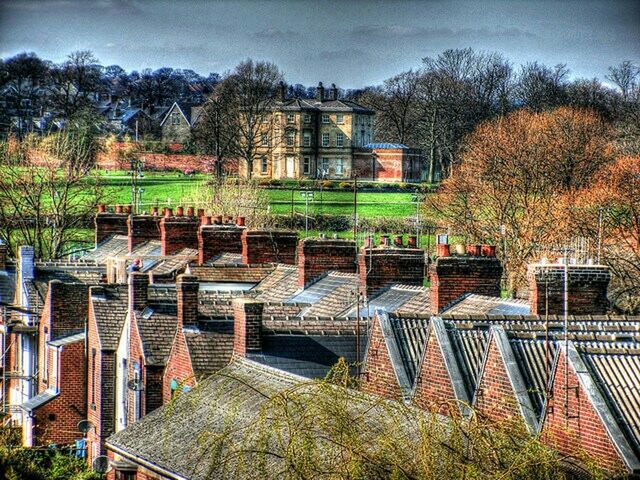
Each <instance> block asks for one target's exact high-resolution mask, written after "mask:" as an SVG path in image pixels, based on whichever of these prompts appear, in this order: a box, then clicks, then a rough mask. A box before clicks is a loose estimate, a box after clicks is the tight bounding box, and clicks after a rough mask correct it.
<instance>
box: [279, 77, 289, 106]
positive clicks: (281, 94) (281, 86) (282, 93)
mask: <svg viewBox="0 0 640 480" xmlns="http://www.w3.org/2000/svg"><path fill="white" fill-rule="evenodd" d="M286 89H287V87H286V86H285V84H284V82H283V81H280V83H279V84H278V100H280V101H281V102H284V101H285V100H286V91H287V90H286Z"/></svg>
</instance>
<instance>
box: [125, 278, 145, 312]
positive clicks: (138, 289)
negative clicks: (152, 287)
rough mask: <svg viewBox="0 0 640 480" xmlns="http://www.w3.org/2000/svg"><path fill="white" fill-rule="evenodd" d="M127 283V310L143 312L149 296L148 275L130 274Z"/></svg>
mask: <svg viewBox="0 0 640 480" xmlns="http://www.w3.org/2000/svg"><path fill="white" fill-rule="evenodd" d="M127 281H128V283H129V309H130V310H143V309H144V308H145V307H146V306H147V298H148V295H149V274H148V273H142V272H131V273H129V278H128V279H127Z"/></svg>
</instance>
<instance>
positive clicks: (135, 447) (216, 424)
mask: <svg viewBox="0 0 640 480" xmlns="http://www.w3.org/2000/svg"><path fill="white" fill-rule="evenodd" d="M335 388H341V387H335ZM293 390H295V391H296V392H297V393H300V394H301V395H303V396H304V397H305V398H310V399H313V398H317V399H319V400H320V399H322V400H323V401H325V402H326V403H328V402H330V401H332V399H333V398H334V397H333V396H332V395H330V393H328V391H327V389H326V387H325V388H324V390H323V389H322V387H320V386H319V385H318V384H316V383H314V382H309V381H307V380H305V379H302V378H300V377H298V376H295V375H291V374H287V373H284V372H281V371H277V370H275V369H271V368H268V367H265V366H262V365H259V364H257V363H255V362H252V361H249V360H246V359H237V360H235V361H234V362H233V363H231V364H230V365H228V366H227V367H225V368H224V369H223V370H222V371H220V372H219V373H218V374H215V375H212V376H211V377H209V378H207V379H205V380H203V381H201V382H200V383H199V384H198V386H197V387H195V388H194V389H193V390H191V391H190V392H188V393H186V394H181V395H178V396H177V398H176V399H175V401H173V402H172V403H171V404H169V405H165V406H164V407H162V408H160V409H158V410H156V411H154V412H152V413H150V414H148V415H146V416H145V417H144V418H142V420H140V421H139V422H135V423H133V424H131V425H130V426H129V427H128V428H126V429H125V430H123V431H120V432H118V433H116V434H114V435H112V436H111V437H110V438H109V439H108V440H107V443H108V448H109V449H111V450H114V451H115V452H116V453H119V454H122V455H123V456H124V457H125V458H128V459H131V460H134V461H135V460H136V459H140V460H143V461H144V462H146V463H147V464H151V465H155V466H157V467H160V468H162V469H163V470H165V471H169V472H172V473H173V475H176V476H179V477H182V478H189V479H192V480H204V479H208V478H217V479H227V478H229V479H231V478H243V479H258V478H263V477H264V471H265V470H267V471H270V472H274V471H281V469H283V468H286V466H285V465H283V464H281V462H282V460H281V459H279V458H278V456H277V455H267V456H262V455H257V454H256V456H253V455H254V454H251V453H249V454H247V455H248V458H244V459H240V458H238V457H233V453H234V452H235V451H236V449H235V448H234V447H235V446H237V445H244V444H247V443H246V442H251V441H255V442H259V441H260V438H261V437H259V435H260V432H261V431H262V430H254V429H252V428H251V425H252V423H253V422H255V421H256V419H257V418H258V417H259V415H260V414H261V412H263V411H265V410H268V407H269V403H268V402H269V399H271V398H273V397H274V396H276V395H279V394H284V393H285V392H287V391H293ZM336 394H337V395H340V397H343V396H345V405H347V406H348V412H349V415H351V416H353V417H354V418H356V417H357V418H364V419H365V422H366V425H365V428H363V429H362V433H361V434H362V435H375V434H376V433H380V431H381V428H384V427H382V426H383V425H386V426H387V427H390V426H391V425H393V426H395V427H398V428H400V429H401V431H402V432H403V434H404V435H406V436H407V437H409V438H411V437H413V436H414V435H417V428H418V426H417V424H418V423H419V422H407V421H406V420H407V419H406V417H403V411H402V410H401V409H398V410H394V406H393V405H391V404H386V403H385V404H384V405H383V404H380V400H379V399H378V398H377V397H374V396H371V395H367V394H364V393H361V392H357V391H355V390H342V389H341V390H340V391H338V392H336ZM294 410H295V409H294ZM296 414H298V411H297V410H296V411H295V412H294V413H293V415H296ZM405 415H406V412H405ZM266 422H268V423H267V424H266V428H267V429H269V426H270V425H273V427H272V428H274V429H275V428H278V427H276V426H275V423H272V422H273V419H272V417H270V416H269V415H267V417H266ZM317 428H318V434H317V435H313V437H314V438H317V439H318V441H319V442H321V441H322V440H321V439H322V438H325V437H326V433H324V434H323V433H322V428H323V427H322V425H321V423H318V424H317ZM283 435H284V444H287V443H288V442H287V439H286V432H283ZM222 437H224V439H225V441H224V442H220V443H217V442H216V443H215V445H220V447H221V448H220V449H218V448H212V447H213V446H214V441H215V439H216V438H222ZM369 441H371V442H372V443H373V438H371V439H367V438H364V439H363V444H365V445H366V444H367V443H368V442H369ZM318 447H320V445H318ZM335 448H336V447H335V445H334V444H332V443H326V442H324V443H322V446H321V447H320V450H321V451H322V454H323V456H327V457H326V462H327V464H328V465H330V464H331V463H332V456H333V455H339V454H340V452H341V451H342V450H334V449H335ZM249 450H253V449H249ZM234 459H235V460H234ZM263 462H264V463H263Z"/></svg>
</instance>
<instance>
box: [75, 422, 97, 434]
mask: <svg viewBox="0 0 640 480" xmlns="http://www.w3.org/2000/svg"><path fill="white" fill-rule="evenodd" d="M92 428H95V425H94V424H93V422H91V420H80V421H79V422H78V431H80V432H82V433H88V432H89V430H91V429H92Z"/></svg>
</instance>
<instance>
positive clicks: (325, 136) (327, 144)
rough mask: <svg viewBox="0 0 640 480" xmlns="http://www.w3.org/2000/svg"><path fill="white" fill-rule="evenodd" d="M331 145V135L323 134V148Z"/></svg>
mask: <svg viewBox="0 0 640 480" xmlns="http://www.w3.org/2000/svg"><path fill="white" fill-rule="evenodd" d="M329 143H330V139H329V134H328V133H323V134H322V146H323V147H328V146H329Z"/></svg>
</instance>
